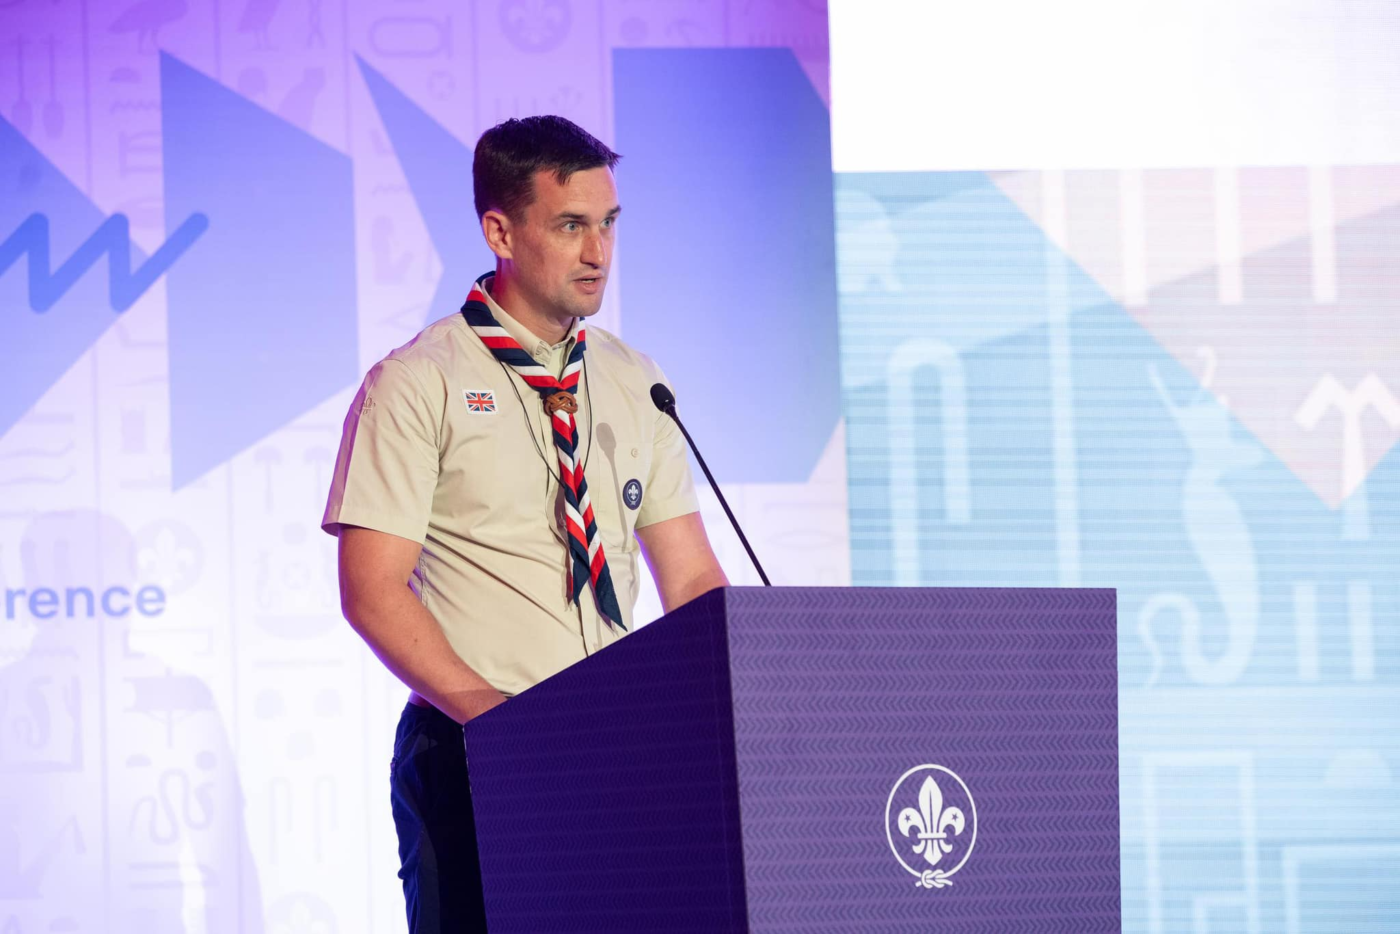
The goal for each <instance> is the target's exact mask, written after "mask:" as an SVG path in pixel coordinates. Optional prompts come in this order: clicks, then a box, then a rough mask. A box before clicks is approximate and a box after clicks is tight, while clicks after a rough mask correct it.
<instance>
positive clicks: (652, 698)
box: [466, 588, 1120, 934]
mask: <svg viewBox="0 0 1400 934" xmlns="http://www.w3.org/2000/svg"><path fill="white" fill-rule="evenodd" d="M1115 603H1116V601H1115V594H1114V592H1113V591H1111V590H1069V589H903V588H901V589H874V588H870V589H865V588H859V589H848V588H840V589H837V588H771V589H764V588H730V589H727V590H718V591H713V592H711V593H709V594H707V595H705V596H704V597H701V598H700V599H698V600H696V601H694V602H692V603H691V604H689V605H687V606H685V607H682V608H680V609H679V610H676V611H675V612H673V613H671V614H668V615H667V616H666V617H663V618H662V619H660V620H658V621H657V622H655V623H653V624H651V625H649V626H646V627H644V628H642V629H641V630H639V631H638V632H636V633H634V634H632V635H630V636H628V637H627V638H626V639H623V640H621V641H620V642H617V643H615V644H614V645H612V646H610V647H609V648H607V649H605V650H604V651H602V652H600V653H598V654H597V655H595V656H593V657H591V658H588V659H585V660H584V661H582V662H580V663H579V664H577V665H574V666H572V667H570V668H568V669H565V670H564V671H562V672H560V673H559V674H557V675H555V676H554V677H552V678H550V679H548V680H546V681H544V682H542V683H541V684H539V685H537V686H536V687H534V688H532V689H530V690H529V691H526V692H524V693H522V694H520V695H519V696H517V697H515V698H513V699H512V700H510V701H509V702H508V703H506V704H503V705H501V706H500V707H498V708H496V709H494V710H492V711H491V712H489V713H488V714H486V715H484V716H482V717H479V718H477V719H476V720H473V721H472V722H471V723H470V724H469V725H468V727H467V730H466V744H467V758H468V764H469V771H470V773H471V784H472V794H473V800H474V804H475V808H476V820H477V832H478V837H479V844H480V849H481V858H482V879H483V886H484V889H485V893H486V899H487V910H488V916H489V920H490V924H491V930H492V932H493V934H499V932H532V934H537V932H541V931H577V932H583V931H597V932H604V931H606V932H623V931H649V932H650V931H663V930H664V931H668V932H678V931H694V932H740V931H749V932H833V934H834V932H843V934H850V932H872V934H873V932H882V934H884V932H909V934H913V932H927V931H934V930H936V931H940V932H942V931H1008V930H1015V931H1074V932H1083V931H1117V930H1119V927H1120V898H1119V844H1118V768H1117V762H1118V759H1117V753H1118V733H1117V720H1118V718H1117V707H1118V702H1117V651H1116V622H1115V619H1116V613H1115Z"/></svg>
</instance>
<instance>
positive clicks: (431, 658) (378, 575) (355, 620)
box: [339, 525, 505, 723]
mask: <svg viewBox="0 0 1400 934" xmlns="http://www.w3.org/2000/svg"><path fill="white" fill-rule="evenodd" d="M339 538H340V607H341V610H342V612H344V614H345V618H346V619H347V620H349V621H350V625H351V626H353V627H354V628H355V631H356V632H358V633H359V634H360V636H361V637H362V638H363V639H364V640H365V642H367V643H369V647H370V648H371V649H373V650H374V654H375V655H378V656H379V659H380V661H382V662H383V663H384V665H385V667H387V668H388V669H389V670H390V671H392V672H393V673H394V674H395V675H397V676H398V678H399V680H401V681H402V682H403V683H404V684H406V685H408V686H409V687H410V688H412V689H413V690H414V691H416V692H418V694H420V695H422V696H423V697H424V698H426V699H427V700H428V701H429V702H430V703H431V704H432V705H433V706H434V707H436V708H437V709H438V710H441V711H442V712H443V713H445V714H447V715H448V716H449V717H451V718H452V719H454V720H456V721H457V722H458V723H465V722H466V721H468V720H470V719H471V718H472V717H475V716H479V715H480V714H483V713H485V712H486V711H488V710H490V709H491V708H492V707H495V706H496V705H497V704H502V703H504V702H505V696H504V695H503V694H501V692H500V691H498V690H496V689H495V688H493V687H492V686H491V685H490V684H489V683H488V682H487V681H486V679H485V678H483V677H481V675H479V674H477V673H476V672H475V671H473V670H472V669H471V667H470V666H469V665H467V663H466V662H464V661H462V659H461V657H460V656H458V654H457V653H456V652H455V651H454V650H453V648H452V646H451V645H450V644H449V643H448V641H447V637H446V636H444V635H443V634H442V627H441V626H439V625H438V623H437V620H435V619H433V615H432V614H431V613H429V612H428V611H427V609H426V608H425V607H424V606H423V604H422V602H421V601H419V599H418V597H417V595H416V594H414V592H413V591H412V590H410V589H409V587H408V577H409V575H410V574H411V573H413V566H414V565H415V564H417V562H418V556H419V554H420V552H421V551H422V550H423V546H422V545H420V544H419V543H417V542H414V541H409V540H408V539H406V538H400V537H399V536H397V535H390V534H389V533H387V532H377V531H375V530H373V529H364V528H360V527H358V526H348V525H347V526H341V528H340V536H339Z"/></svg>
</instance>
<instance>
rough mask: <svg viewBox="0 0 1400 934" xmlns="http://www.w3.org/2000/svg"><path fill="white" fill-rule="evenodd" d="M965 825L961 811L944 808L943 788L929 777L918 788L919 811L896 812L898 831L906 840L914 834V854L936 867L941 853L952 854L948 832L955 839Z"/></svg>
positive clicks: (909, 809)
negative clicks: (915, 841)
mask: <svg viewBox="0 0 1400 934" xmlns="http://www.w3.org/2000/svg"><path fill="white" fill-rule="evenodd" d="M964 826H966V818H964V817H963V812H962V810H961V809H960V808H956V807H946V808H945V807H944V806H943V789H941V788H939V787H938V782H936V781H934V780H933V776H932V775H930V776H928V777H927V778H925V779H924V784H923V786H922V787H921V788H920V789H919V807H918V810H915V809H914V808H905V809H904V810H902V811H900V812H899V832H900V833H902V834H904V836H906V837H908V836H910V835H911V833H913V832H915V831H917V836H916V837H915V839H917V841H918V842H917V843H915V844H914V852H915V853H917V854H919V855H920V856H922V857H923V858H924V860H925V862H927V863H928V864H929V865H930V866H937V865H938V861H939V860H940V859H942V858H943V854H945V853H951V852H953V844H951V843H949V842H948V837H949V834H948V833H947V831H948V830H949V829H951V830H952V831H953V833H952V836H957V835H958V834H960V833H962V832H963V827H964Z"/></svg>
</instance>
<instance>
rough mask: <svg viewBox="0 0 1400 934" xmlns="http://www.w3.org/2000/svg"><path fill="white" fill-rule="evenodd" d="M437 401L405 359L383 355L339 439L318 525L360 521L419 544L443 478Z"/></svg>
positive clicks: (335, 527) (333, 530)
mask: <svg viewBox="0 0 1400 934" xmlns="http://www.w3.org/2000/svg"><path fill="white" fill-rule="evenodd" d="M441 414H442V400H437V401H434V400H433V399H432V398H431V397H430V396H429V395H428V393H426V392H425V391H424V389H423V386H422V384H421V383H420V381H419V380H418V378H417V377H416V376H414V374H413V372H412V371H411V370H410V369H409V368H408V366H407V365H406V364H404V363H403V362H401V361H399V360H395V359H388V360H381V361H380V362H379V363H377V364H375V366H374V367H373V369H371V370H370V371H369V373H368V374H367V375H366V376H365V381H364V384H363V385H361V386H360V391H359V393H358V394H357V395H356V396H355V401H354V402H352V403H351V405H350V412H349V413H348V414H347V415H346V416H345V430H344V432H343V433H342V435H341V438H340V453H339V454H338V455H337V457H336V462H335V473H334V475H333V476H332V478H331V490H330V498H329V500H328V501H327V503H326V512H325V515H324V517H323V518H322V519H321V528H322V529H324V530H325V531H327V532H329V533H330V534H332V535H337V534H339V532H340V527H341V526H343V525H355V526H363V527H364V528H367V529H375V530H376V531H380V532H388V533H389V534H391V535H397V536H399V537H400V538H407V539H410V540H411V541H416V542H422V541H424V539H425V538H426V537H427V531H428V521H429V519H430V517H431V515H432V506H433V493H434V490H435V489H436V486H437V476H438V462H439V455H438V427H437V426H438V425H439V424H440V423H441Z"/></svg>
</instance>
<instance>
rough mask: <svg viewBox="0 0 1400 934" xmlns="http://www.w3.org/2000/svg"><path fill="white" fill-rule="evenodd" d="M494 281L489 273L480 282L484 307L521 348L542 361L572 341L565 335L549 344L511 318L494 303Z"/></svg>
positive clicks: (493, 277) (494, 278)
mask: <svg viewBox="0 0 1400 934" xmlns="http://www.w3.org/2000/svg"><path fill="white" fill-rule="evenodd" d="M495 281H496V277H495V276H494V275H491V276H487V277H486V278H485V279H483V280H482V282H481V291H483V292H485V293H486V307H487V308H489V309H491V317H493V318H495V319H496V321H497V322H498V323H499V324H500V325H501V327H503V328H505V329H506V333H507V334H509V335H510V336H511V338H512V339H513V340H514V341H515V342H516V343H517V344H519V345H520V349H521V350H524V351H525V352H526V353H527V354H529V355H530V356H532V357H534V358H535V359H536V360H538V361H540V362H544V361H547V360H548V359H549V356H550V354H551V353H553V352H554V351H556V350H561V349H564V348H566V347H567V346H568V345H569V344H570V343H571V342H572V340H573V339H572V338H571V337H567V336H566V337H565V338H564V339H563V340H562V341H560V342H559V343H557V344H553V345H551V344H550V343H549V341H547V340H545V339H544V338H542V337H540V336H539V335H537V334H535V332H534V331H532V330H530V329H529V328H527V327H526V326H525V325H523V324H521V323H520V322H519V321H516V320H515V319H514V318H512V317H511V316H510V315H509V314H508V313H507V312H506V310H505V309H504V308H502V307H501V306H500V305H498V304H496V299H495V298H493V297H492V296H491V284H492V283H493V282H495Z"/></svg>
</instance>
